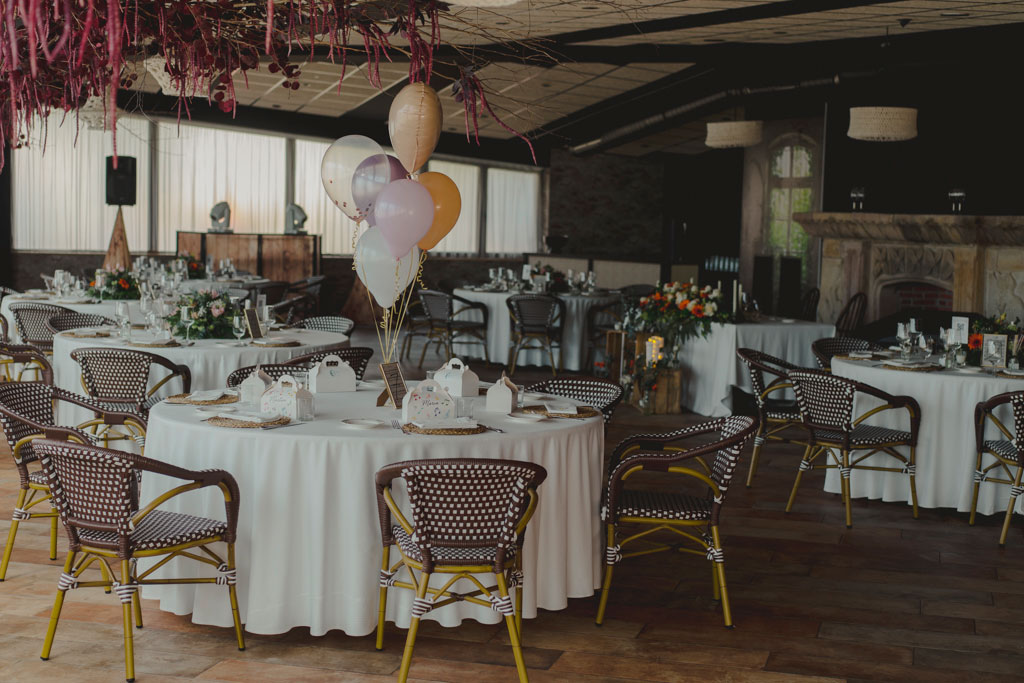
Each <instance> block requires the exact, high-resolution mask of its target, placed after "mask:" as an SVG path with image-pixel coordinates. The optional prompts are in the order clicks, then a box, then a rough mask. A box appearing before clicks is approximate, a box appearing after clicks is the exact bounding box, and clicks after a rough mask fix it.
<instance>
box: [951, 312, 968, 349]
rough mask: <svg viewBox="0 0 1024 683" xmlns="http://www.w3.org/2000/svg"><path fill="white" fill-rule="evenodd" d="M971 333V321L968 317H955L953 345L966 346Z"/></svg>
mask: <svg viewBox="0 0 1024 683" xmlns="http://www.w3.org/2000/svg"><path fill="white" fill-rule="evenodd" d="M970 333H971V319H970V318H968V317H966V316H959V315H954V316H953V343H954V344H966V343H967V338H968V337H969V336H970Z"/></svg>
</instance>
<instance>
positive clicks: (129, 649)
mask: <svg viewBox="0 0 1024 683" xmlns="http://www.w3.org/2000/svg"><path fill="white" fill-rule="evenodd" d="M130 565H131V562H130V561H128V560H121V585H123V586H124V585H128V584H130V583H131V582H132V574H131V566H130ZM121 608H122V609H121V611H122V612H123V613H124V620H123V621H124V672H125V676H124V678H125V680H126V681H128V683H131V682H132V681H134V680H135V640H134V636H133V635H132V602H131V600H129V601H128V602H123V603H121Z"/></svg>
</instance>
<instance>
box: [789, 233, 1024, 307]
mask: <svg viewBox="0 0 1024 683" xmlns="http://www.w3.org/2000/svg"><path fill="white" fill-rule="evenodd" d="M793 218H794V219H795V220H796V221H797V222H799V223H800V225H801V226H803V228H804V230H806V231H807V233H808V234H810V235H813V236H815V237H820V238H821V239H822V259H821V277H820V288H821V303H820V305H819V307H818V315H819V318H820V319H821V320H824V321H832V320H835V319H836V317H837V316H838V315H839V312H840V311H841V310H842V308H843V306H844V305H845V304H846V302H847V300H849V298H850V297H851V296H853V295H854V294H856V293H857V292H864V293H865V294H867V297H868V301H867V311H866V314H865V322H870V321H872V320H875V319H877V318H878V317H879V315H878V314H879V300H880V297H881V294H882V289H883V287H886V286H887V285H892V284H896V283H901V282H915V283H926V284H930V285H934V286H936V287H941V288H943V289H947V290H949V291H950V292H952V300H953V310H954V311H976V312H979V313H983V314H986V315H992V314H996V313H1001V312H1004V311H1005V312H1007V313H1009V314H1010V316H1011V317H1013V316H1018V315H1020V316H1022V317H1024V216H959V215H922V214H877V213H804V214H796V215H794V217H793Z"/></svg>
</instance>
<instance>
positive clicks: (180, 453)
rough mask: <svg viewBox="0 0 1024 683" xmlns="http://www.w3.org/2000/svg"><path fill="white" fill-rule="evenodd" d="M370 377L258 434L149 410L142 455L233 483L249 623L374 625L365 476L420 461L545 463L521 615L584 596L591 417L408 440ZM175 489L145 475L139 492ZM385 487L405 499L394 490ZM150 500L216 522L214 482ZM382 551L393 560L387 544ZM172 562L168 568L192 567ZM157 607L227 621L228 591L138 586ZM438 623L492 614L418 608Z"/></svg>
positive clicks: (399, 619) (405, 614) (596, 464)
mask: <svg viewBox="0 0 1024 683" xmlns="http://www.w3.org/2000/svg"><path fill="white" fill-rule="evenodd" d="M379 392H380V388H379V387H369V388H365V389H360V390H359V391H357V392H355V393H349V394H321V395H317V396H316V398H315V401H316V412H317V419H316V421H314V422H311V423H306V424H303V425H299V426H295V427H288V428H284V429H278V430H272V431H263V430H258V429H257V430H248V429H228V428H219V427H213V426H209V425H206V424H204V423H202V422H200V417H199V416H198V415H197V413H196V411H195V409H194V408H192V407H188V406H171V405H167V404H163V403H162V404H159V405H157V406H155V407H154V408H153V410H152V412H151V414H150V421H149V434H148V438H147V446H146V455H147V456H149V457H151V458H156V459H158V460H163V461H166V462H170V463H173V464H175V465H179V466H182V467H186V468H190V469H204V468H221V469H225V470H227V471H228V472H231V474H232V475H234V477H235V478H236V479H237V480H238V485H239V487H240V490H241V509H240V512H239V525H238V541H237V546H236V555H237V563H238V598H239V603H240V607H241V614H242V621H243V622H244V623H245V625H246V630H248V631H250V632H252V633H264V634H273V633H284V632H285V631H288V630H289V629H291V628H294V627H299V626H306V627H309V628H310V630H311V632H312V633H313V635H322V634H324V633H326V632H327V631H330V630H333V629H340V630H342V631H344V632H345V633H347V634H349V635H351V636H363V635H366V634H368V633H371V632H372V631H373V629H374V628H375V627H376V623H377V604H378V603H377V598H378V585H377V577H378V571H379V569H380V561H381V540H380V524H379V522H378V517H377V502H376V493H375V488H374V479H373V477H374V473H375V472H376V471H377V470H378V469H380V468H381V467H383V466H384V465H387V464H390V463H395V462H399V461H401V460H408V459H418V458H461V457H477V458H511V459H517V460H526V461H531V462H535V463H539V464H540V465H543V466H544V467H545V468H546V469H547V472H548V477H547V480H546V481H545V482H544V483H543V485H541V487H540V489H539V492H540V504H539V506H538V507H537V511H536V514H535V515H534V517H533V520H532V521H531V522H530V526H529V528H528V529H527V538H526V547H525V556H524V558H523V564H524V574H525V579H526V585H525V589H524V594H523V595H524V600H523V612H524V615H525V616H526V617H528V618H532V617H534V616H536V614H537V609H538V608H543V609H548V610H557V609H563V608H565V607H566V605H567V599H568V598H570V597H587V596H590V595H593V593H594V589H595V588H596V587H598V586H599V585H600V579H601V555H602V550H603V542H602V534H601V525H600V520H599V519H598V514H597V511H598V506H599V504H600V496H601V483H602V475H601V460H602V451H603V444H604V425H603V421H602V420H601V419H600V418H590V419H586V420H576V419H561V420H548V421H545V422H540V423H526V424H524V423H521V422H518V421H514V420H512V419H510V418H508V417H506V416H503V415H499V414H495V413H486V412H482V411H481V410H480V409H481V408H482V406H483V399H482V398H481V399H480V403H479V404H477V412H476V418H477V419H478V420H480V421H481V422H482V423H484V424H487V425H489V426H493V427H499V428H501V429H504V430H505V433H496V432H487V433H484V434H478V435H473V436H443V437H442V436H407V435H405V434H403V433H402V432H401V431H397V430H394V429H392V428H391V427H390V420H391V419H394V418H398V417H400V413H399V412H398V411H396V410H393V409H390V408H377V407H375V406H374V402H375V399H376V397H377V394H378V393H379ZM343 417H372V418H377V419H382V420H385V421H386V423H387V424H388V426H385V427H381V428H378V429H373V430H357V429H352V428H349V427H345V426H344V425H342V424H340V423H339V421H338V420H339V419H340V418H343ZM173 485H176V484H175V483H174V482H173V480H170V479H167V478H166V477H159V476H149V475H147V476H145V477H143V491H142V494H143V495H142V500H150V499H152V498H153V497H154V496H156V495H158V494H159V493H160V492H162V491H165V490H167V489H168V488H170V487H171V486H173ZM396 493H399V494H401V495H400V496H399V498H400V499H401V500H402V502H403V503H404V490H402V491H398V490H397V489H396ZM161 509H165V510H172V511H177V512H184V513H189V514H195V515H203V516H208V517H212V518H216V519H224V504H223V498H222V496H221V494H220V492H219V491H218V490H216V489H213V490H207V491H198V492H191V493H188V494H186V495H185V496H182V497H179V498H175V499H173V500H172V501H170V502H169V503H168V504H166V505H165V506H163V507H162V508H161ZM391 557H392V560H393V561H396V560H397V558H398V554H397V551H392V554H391ZM195 564H196V563H191V565H189V564H184V563H180V564H179V565H178V566H177V567H174V568H173V570H174V571H175V572H178V575H179V576H196V575H197V574H196V573H195V572H199V571H205V568H196V567H195ZM144 594H145V597H148V598H157V599H159V600H160V607H161V609H164V610H167V611H170V612H174V613H175V614H188V613H191V614H192V620H193V622H195V623H201V624H214V625H217V626H230V625H231V611H230V609H229V607H228V598H227V591H226V590H224V589H223V587H219V586H196V585H184V586H159V587H147V588H146V589H145V591H144ZM412 597H413V596H412V593H411V592H409V591H403V590H392V591H391V592H390V594H389V597H388V608H387V619H388V620H389V621H393V622H396V623H398V624H399V625H401V626H407V625H408V623H409V614H410V609H411V606H412ZM425 618H427V619H436V620H438V621H440V622H441V623H442V624H444V625H445V626H456V625H458V624H459V622H460V621H461V620H463V619H467V618H468V619H475V620H477V621H480V622H485V623H497V622H498V621H499V620H500V619H501V616H500V615H499V614H498V613H496V612H494V611H492V610H488V609H486V608H482V607H479V606H476V605H470V604H468V603H460V604H456V605H452V606H447V607H443V608H441V609H438V610H436V611H433V612H430V613H429V614H427V615H426V617H425Z"/></svg>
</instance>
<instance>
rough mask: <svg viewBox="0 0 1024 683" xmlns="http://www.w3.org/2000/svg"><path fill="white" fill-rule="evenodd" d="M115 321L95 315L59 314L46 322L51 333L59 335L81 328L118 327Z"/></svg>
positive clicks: (76, 312)
mask: <svg viewBox="0 0 1024 683" xmlns="http://www.w3.org/2000/svg"><path fill="white" fill-rule="evenodd" d="M116 324H117V323H115V322H114V321H113V320H111V319H110V318H108V317H106V316H103V315H96V314H94V313H79V312H78V311H71V312H70V313H59V314H57V315H55V316H53V317H52V318H50V319H49V320H47V321H46V326H47V327H48V328H49V329H50V331H51V332H53V333H54V334H57V333H58V332H64V331H65V330H74V329H78V328H80V327H101V326H103V325H116Z"/></svg>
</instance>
